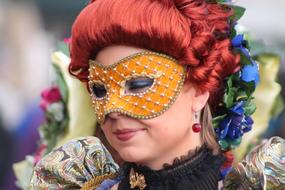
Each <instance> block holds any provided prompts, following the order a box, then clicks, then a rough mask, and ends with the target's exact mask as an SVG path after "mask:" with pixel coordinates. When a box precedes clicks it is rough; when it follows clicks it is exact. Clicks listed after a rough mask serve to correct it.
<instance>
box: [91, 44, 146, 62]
mask: <svg viewBox="0 0 285 190" xmlns="http://www.w3.org/2000/svg"><path fill="white" fill-rule="evenodd" d="M144 50H146V49H141V48H136V47H132V46H125V45H112V46H108V47H105V48H103V49H102V50H101V51H99V52H98V54H97V56H96V57H95V60H96V61H98V62H99V63H101V64H103V65H106V66H107V65H112V64H113V63H115V62H117V61H119V60H121V59H123V58H124V57H127V56H129V55H132V54H135V53H138V52H141V51H144Z"/></svg>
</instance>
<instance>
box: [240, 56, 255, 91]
mask: <svg viewBox="0 0 285 190" xmlns="http://www.w3.org/2000/svg"><path fill="white" fill-rule="evenodd" d="M241 79H242V80H243V81H244V82H251V81H254V85H255V86H256V85H257V84H258V83H259V71H258V65H257V63H256V62H255V61H253V63H252V64H249V65H245V66H244V67H243V68H242V70H241Z"/></svg>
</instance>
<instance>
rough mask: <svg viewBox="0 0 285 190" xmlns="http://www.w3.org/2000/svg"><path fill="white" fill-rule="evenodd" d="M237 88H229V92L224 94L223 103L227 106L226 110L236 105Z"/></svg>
mask: <svg viewBox="0 0 285 190" xmlns="http://www.w3.org/2000/svg"><path fill="white" fill-rule="evenodd" d="M237 90H238V89H237V88H235V87H231V88H229V90H228V92H226V93H225V94H224V98H223V101H224V103H225V105H226V108H230V107H232V106H233V104H234V100H235V99H236V94H237Z"/></svg>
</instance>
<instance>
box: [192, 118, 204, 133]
mask: <svg viewBox="0 0 285 190" xmlns="http://www.w3.org/2000/svg"><path fill="white" fill-rule="evenodd" d="M194 117H195V123H194V124H193V125H192V130H193V132H194V133H199V132H200V131H201V129H202V126H201V124H200V122H199V121H198V114H197V113H195V115H194Z"/></svg>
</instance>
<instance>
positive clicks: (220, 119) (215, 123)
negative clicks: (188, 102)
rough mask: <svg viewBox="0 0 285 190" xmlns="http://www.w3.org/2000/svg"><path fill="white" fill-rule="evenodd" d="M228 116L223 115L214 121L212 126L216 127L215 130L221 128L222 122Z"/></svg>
mask: <svg viewBox="0 0 285 190" xmlns="http://www.w3.org/2000/svg"><path fill="white" fill-rule="evenodd" d="M226 116H227V114H224V115H221V116H217V117H215V118H213V119H212V125H213V127H214V129H216V128H217V127H219V124H220V122H221V121H222V120H223V119H224V118H225V117H226Z"/></svg>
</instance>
